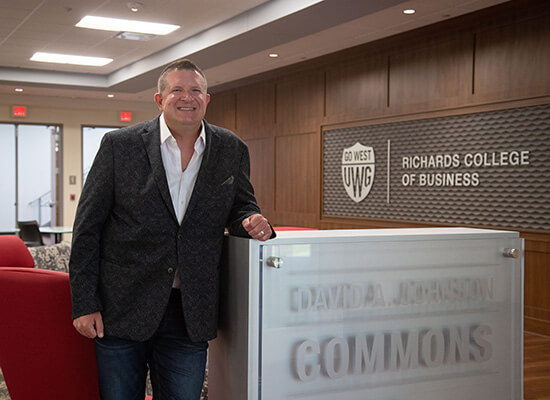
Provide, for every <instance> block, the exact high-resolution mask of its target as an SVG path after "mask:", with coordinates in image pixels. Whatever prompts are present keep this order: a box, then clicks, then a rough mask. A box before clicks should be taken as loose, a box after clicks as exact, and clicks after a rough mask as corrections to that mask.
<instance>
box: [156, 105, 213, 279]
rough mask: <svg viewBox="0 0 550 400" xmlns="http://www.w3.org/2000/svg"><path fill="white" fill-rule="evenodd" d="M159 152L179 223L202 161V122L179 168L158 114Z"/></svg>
mask: <svg viewBox="0 0 550 400" xmlns="http://www.w3.org/2000/svg"><path fill="white" fill-rule="evenodd" d="M159 120H160V154H161V156H162V164H163V165H164V170H165V171H166V180H167V181H168V188H169V189H170V197H171V198H172V204H173V206H174V210H175V211H176V216H177V218H178V221H179V223H180V224H181V222H182V221H183V216H184V215H185V211H186V210H187V206H188V204H189V199H190V198H191V193H193V188H194V187H195V182H196V181H197V175H198V174H199V168H200V166H201V163H202V158H203V155H204V149H205V147H206V133H205V130H204V124H202V125H201V133H200V135H199V137H198V138H197V141H196V142H195V151H194V152H193V156H192V157H191V160H190V161H189V164H188V165H187V168H185V171H182V170H181V152H180V149H179V147H178V144H177V143H176V139H174V136H172V133H171V132H170V129H169V128H168V125H166V121H165V120H164V115H163V114H161V115H160V118H159ZM173 286H174V287H179V278H178V276H177V275H176V277H175V279H174V285H173Z"/></svg>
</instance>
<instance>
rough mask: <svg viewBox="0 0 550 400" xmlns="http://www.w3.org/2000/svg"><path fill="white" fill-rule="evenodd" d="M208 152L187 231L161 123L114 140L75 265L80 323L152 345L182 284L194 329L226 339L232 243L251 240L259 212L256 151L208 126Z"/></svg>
mask: <svg viewBox="0 0 550 400" xmlns="http://www.w3.org/2000/svg"><path fill="white" fill-rule="evenodd" d="M205 130H206V149H205V153H204V156H203V161H202V164H201V167H200V170H199V174H198V177H197V181H196V184H195V188H194V190H193V193H192V195H191V199H190V201H189V206H188V208H187V212H186V213H185V216H184V218H183V222H182V223H181V225H180V224H179V223H178V221H177V219H176V214H175V211H174V208H173V206H172V200H171V198H170V191H169V189H168V183H167V180H166V174H165V171H164V167H163V164H162V159H161V153H160V133H159V132H160V128H159V121H158V118H156V119H154V120H152V121H148V122H144V123H141V124H138V125H134V126H130V127H126V128H122V129H119V130H116V131H113V132H109V133H107V134H106V135H105V137H104V138H103V141H102V143H101V147H100V149H99V152H98V154H97V156H96V158H95V160H94V163H93V166H92V168H91V170H90V173H89V175H88V177H87V179H86V184H85V185H84V188H83V191H82V196H81V198H80V202H79V204H78V209H77V213H76V219H75V224H74V230H73V242H72V251H71V259H70V282H71V294H72V302H73V318H76V317H79V316H82V315H86V314H91V313H94V312H96V311H101V313H102V317H103V322H104V326H105V334H107V335H112V336H116V337H120V338H125V339H131V340H138V341H142V340H147V339H148V338H150V337H151V336H152V335H153V333H154V332H155V330H156V329H157V327H158V325H159V323H160V321H161V319H162V316H163V312H164V309H165V308H166V305H167V303H168V298H169V295H170V291H171V287H172V282H173V280H174V273H175V271H176V269H177V270H178V271H179V276H180V278H181V294H182V297H181V300H182V305H183V311H184V316H185V321H186V324H187V330H188V333H189V336H190V338H191V339H192V340H194V341H206V340H210V339H213V338H214V337H215V336H216V330H217V319H218V296H219V276H218V274H219V263H220V256H221V251H222V243H223V234H224V230H225V228H226V227H227V228H228V230H229V232H230V233H231V234H235V235H239V236H245V237H248V235H247V233H246V232H245V231H244V229H243V228H242V226H241V222H242V220H243V219H244V218H246V217H248V216H249V215H252V214H255V213H259V212H260V209H259V207H258V205H257V204H256V199H255V198H254V191H253V188H252V185H251V184H250V180H249V173H250V172H249V171H250V161H249V155H248V149H247V147H246V145H245V144H244V143H243V142H242V141H241V140H240V139H239V138H238V137H237V136H236V135H234V134H233V133H232V132H230V131H228V130H226V129H223V128H219V127H217V126H214V125H210V124H208V123H206V122H205Z"/></svg>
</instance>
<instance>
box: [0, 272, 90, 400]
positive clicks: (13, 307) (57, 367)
mask: <svg viewBox="0 0 550 400" xmlns="http://www.w3.org/2000/svg"><path fill="white" fill-rule="evenodd" d="M0 321H1V323H0V366H1V367H2V372H3V375H4V379H5V381H6V385H7V387H8V391H9V393H10V397H11V398H12V400H37V399H44V400H46V399H48V400H50V399H52V400H53V399H56V400H76V399H78V400H98V399H99V393H98V388H97V364H96V359H95V349H94V343H93V341H92V340H90V339H86V338H84V337H83V336H80V335H79V334H78V333H77V332H76V330H75V329H74V328H73V325H72V316H71V298H70V289H69V276H68V274H66V273H63V272H57V271H49V270H41V269H34V268H33V269H30V268H9V267H8V268H0Z"/></svg>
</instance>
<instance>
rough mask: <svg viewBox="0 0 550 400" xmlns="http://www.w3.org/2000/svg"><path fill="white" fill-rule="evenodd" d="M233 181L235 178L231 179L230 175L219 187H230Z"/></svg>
mask: <svg viewBox="0 0 550 400" xmlns="http://www.w3.org/2000/svg"><path fill="white" fill-rule="evenodd" d="M234 180H235V178H233V175H231V176H230V177H229V178H227V179H226V180H225V181H223V183H222V184H221V186H224V185H231V184H232V183H233V181H234Z"/></svg>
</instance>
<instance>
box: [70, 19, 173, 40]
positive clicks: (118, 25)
mask: <svg viewBox="0 0 550 400" xmlns="http://www.w3.org/2000/svg"><path fill="white" fill-rule="evenodd" d="M76 26H77V27H79V28H90V29H101V30H104V31H114V32H121V31H122V32H138V33H148V34H151V35H168V34H169V33H172V32H174V31H175V30H176V29H178V28H179V27H180V26H179V25H170V24H159V23H156V22H145V21H132V20H129V19H118V18H106V17H94V16H91V15H87V16H85V17H84V18H82V19H81V20H80V22H78V23H77V24H76Z"/></svg>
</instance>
